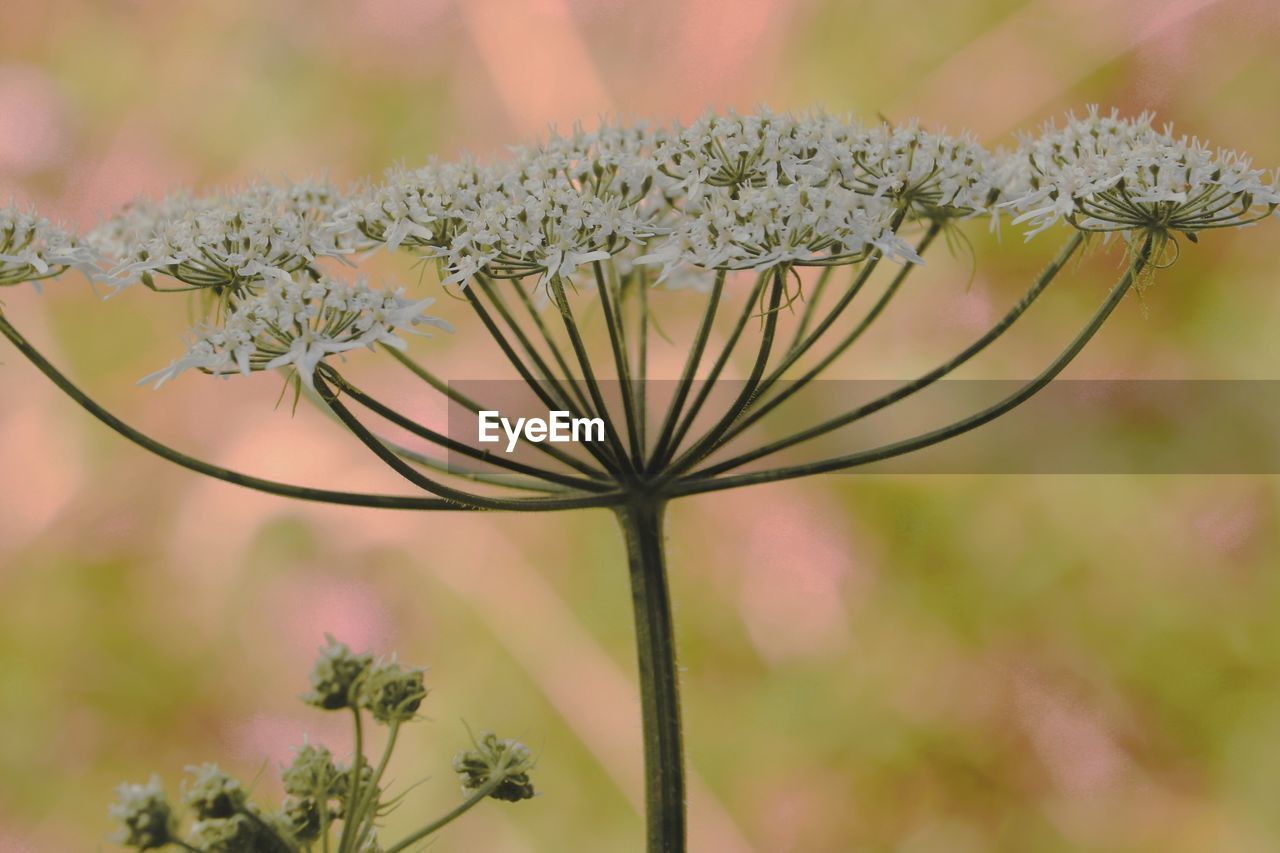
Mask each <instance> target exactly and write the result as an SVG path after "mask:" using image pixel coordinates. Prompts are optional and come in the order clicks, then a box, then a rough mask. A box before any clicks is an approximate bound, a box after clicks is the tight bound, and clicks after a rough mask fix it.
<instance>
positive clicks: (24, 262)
mask: <svg viewBox="0 0 1280 853" xmlns="http://www.w3.org/2000/svg"><path fill="white" fill-rule="evenodd" d="M96 260H97V255H96V253H95V252H94V251H93V250H92V249H91V248H89V247H88V246H85V245H82V244H80V243H79V242H78V241H77V240H76V239H75V237H73V236H72V235H71V234H70V232H68V231H66V230H64V229H62V228H59V227H57V226H54V225H51V224H50V223H49V220H47V219H44V218H43V217H41V216H39V215H38V214H37V213H36V212H35V210H33V209H30V208H27V209H23V208H20V207H17V206H16V205H9V206H8V207H0V287H3V286H6V285H14V284H22V283H24V282H31V283H32V284H34V285H36V286H39V282H40V281H41V280H42V279H46V278H53V277H54V276H57V275H60V274H61V273H62V272H64V271H65V270H67V269H68V268H69V267H75V268H77V269H80V270H81V271H83V272H85V273H86V274H90V275H92V274H94V273H96V272H97V267H96Z"/></svg>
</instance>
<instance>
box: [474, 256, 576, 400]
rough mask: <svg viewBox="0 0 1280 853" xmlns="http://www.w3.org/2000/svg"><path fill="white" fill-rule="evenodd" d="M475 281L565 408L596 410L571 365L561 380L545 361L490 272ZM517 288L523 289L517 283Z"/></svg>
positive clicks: (564, 369)
mask: <svg viewBox="0 0 1280 853" xmlns="http://www.w3.org/2000/svg"><path fill="white" fill-rule="evenodd" d="M475 282H476V284H477V285H478V286H479V287H480V289H481V290H482V291H484V295H485V296H487V297H488V298H489V302H490V304H492V305H493V307H494V308H495V309H496V310H497V312H498V316H500V317H501V318H502V320H503V322H505V323H506V324H507V328H509V329H510V330H511V332H512V334H514V335H515V337H516V342H517V343H519V344H520V347H521V349H523V350H524V352H525V354H526V355H527V356H528V357H529V359H530V360H531V361H532V362H533V366H534V367H535V368H536V369H537V370H538V372H539V374H541V376H542V380H543V381H544V382H546V383H547V385H548V386H549V387H550V388H551V390H553V391H554V392H555V393H556V395H557V396H558V397H559V398H560V400H561V402H562V403H563V405H564V408H566V409H568V410H569V411H570V412H571V413H572V414H573V415H574V417H580V416H582V415H584V414H585V415H593V414H595V413H594V412H593V411H592V410H591V407H590V405H589V403H588V402H587V400H586V399H585V398H584V397H583V396H582V393H581V390H580V389H578V388H577V387H576V383H575V382H574V381H573V376H572V375H571V373H570V371H569V369H568V367H564V368H562V370H563V372H564V383H563V384H562V383H561V381H560V378H558V377H557V376H556V375H555V373H553V372H552V370H551V367H550V365H548V364H547V362H546V359H544V358H543V357H542V354H541V353H539V352H538V348H537V347H536V346H534V343H533V341H532V339H530V337H529V336H528V334H526V333H525V330H524V327H523V326H521V325H520V323H519V322H518V321H517V320H516V318H515V315H514V314H512V313H511V309H510V308H508V307H507V303H506V301H505V300H504V299H503V298H502V295H501V294H500V293H498V291H497V287H496V282H493V281H490V280H489V278H488V277H487V276H483V275H478V276H476V278H475ZM517 289H518V290H520V289H521V288H520V287H519V285H518V283H517Z"/></svg>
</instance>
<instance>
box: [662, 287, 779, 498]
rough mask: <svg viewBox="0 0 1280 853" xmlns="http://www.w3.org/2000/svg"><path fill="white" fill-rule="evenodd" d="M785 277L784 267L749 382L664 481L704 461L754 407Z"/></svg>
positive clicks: (772, 293)
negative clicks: (688, 462) (690, 462)
mask: <svg viewBox="0 0 1280 853" xmlns="http://www.w3.org/2000/svg"><path fill="white" fill-rule="evenodd" d="M785 277H786V272H785V271H784V270H783V269H782V268H781V267H779V268H778V269H777V270H776V271H775V273H774V276H773V287H772V288H770V290H769V307H768V309H767V312H766V314H765V318H764V332H763V333H762V334H761V335H760V348H759V350H758V351H757V352H756V358H755V363H754V364H752V366H751V373H750V375H748V376H747V381H746V383H745V384H744V385H743V386H742V390H741V391H740V392H739V393H738V397H737V399H736V400H734V401H733V403H732V404H731V405H730V406H729V408H728V410H727V411H726V412H725V413H724V415H723V416H722V417H721V418H720V420H719V421H717V422H716V424H715V426H713V427H711V429H710V430H708V431H707V432H706V434H705V435H703V436H702V438H701V439H699V440H698V441H697V442H695V443H694V445H693V447H691V448H689V449H688V450H687V451H685V452H684V453H683V454H681V455H680V456H679V457H677V458H676V460H675V461H674V462H672V463H671V465H670V466H669V467H668V468H667V469H666V471H665V472H664V474H663V479H664V480H668V479H670V472H671V471H678V470H681V466H682V465H684V464H685V463H686V460H690V459H699V458H701V456H700V454H702V453H703V452H704V451H705V450H706V449H707V448H709V447H711V446H712V444H713V443H714V442H715V441H716V440H718V439H719V438H720V436H721V435H723V434H724V431H725V430H726V429H728V428H729V427H731V426H732V425H733V422H734V421H736V420H737V419H738V418H739V417H740V416H741V415H742V413H743V411H745V410H746V408H747V407H748V406H750V405H751V402H752V400H754V399H755V396H756V394H757V393H759V390H760V377H761V376H763V375H764V371H765V368H766V367H768V365H769V355H770V354H771V353H772V351H773V339H774V335H775V333H776V332H777V329H778V314H779V313H780V312H779V308H780V306H781V304H782V291H783V289H784V286H785Z"/></svg>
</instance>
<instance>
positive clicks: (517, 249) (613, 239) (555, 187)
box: [338, 131, 658, 285]
mask: <svg viewBox="0 0 1280 853" xmlns="http://www.w3.org/2000/svg"><path fill="white" fill-rule="evenodd" d="M603 140H608V142H607V143H606V142H604V141H603ZM642 145H643V143H642V142H641V141H640V140H639V139H638V138H634V139H633V138H631V137H629V136H628V135H626V134H623V133H621V132H619V133H615V134H607V135H605V136H601V135H598V134H585V133H583V132H581V131H578V132H577V133H576V134H575V135H574V136H573V137H568V138H563V139H562V138H559V137H553V138H552V139H551V140H550V141H549V142H547V143H545V144H544V145H541V146H537V147H532V148H524V149H517V150H516V152H515V156H514V158H513V159H512V160H510V161H504V162H500V163H495V164H491V165H480V164H477V163H475V162H473V161H463V162H461V163H456V164H447V163H430V164H428V165H427V166H424V167H422V168H420V169H415V170H406V169H403V168H397V169H393V170H390V171H389V172H388V173H387V175H386V180H385V181H384V182H383V183H382V184H381V185H379V186H376V187H371V188H369V189H368V190H367V191H366V192H365V193H363V194H362V197H360V198H357V199H355V200H354V201H353V202H352V204H351V206H350V208H349V209H348V211H346V212H345V214H344V215H340V216H339V220H338V221H339V223H340V224H342V225H346V224H348V223H351V224H353V225H354V227H356V228H357V229H358V230H359V231H360V232H361V233H363V234H364V235H366V236H367V237H369V238H371V239H373V240H377V241H379V242H382V243H385V244H386V246H387V247H388V248H391V249H395V248H398V247H400V246H406V247H409V248H411V249H413V250H415V251H418V252H419V253H421V254H423V255H425V256H427V257H434V258H438V259H439V260H440V261H441V262H442V264H443V266H444V276H443V278H444V281H445V283H459V284H464V285H465V283H466V282H467V281H468V280H469V279H470V278H472V277H473V276H475V275H476V274H479V273H483V274H486V275H490V276H492V277H495V278H521V277H524V276H528V275H537V276H540V277H541V278H542V279H544V280H547V279H550V278H551V277H554V276H561V277H566V278H567V277H570V276H572V275H573V274H574V272H576V271H577V269H578V268H579V267H580V266H582V265H584V264H588V263H590V262H592V261H597V260H605V259H607V258H610V257H612V256H613V255H614V254H617V253H618V252H620V251H622V250H623V249H625V248H626V247H627V246H628V245H630V244H631V243H633V242H635V241H639V240H643V239H645V238H647V237H649V236H651V235H652V234H654V233H656V231H657V230H658V229H657V228H655V226H654V225H653V224H652V223H651V222H650V221H649V219H650V218H649V216H648V215H647V214H646V213H644V212H643V211H642V210H641V208H640V202H641V200H642V199H643V198H644V196H645V194H646V193H647V192H648V191H649V188H650V187H651V185H652V183H653V175H654V173H655V170H654V168H653V167H652V164H651V163H650V162H649V161H648V160H646V158H645V157H644V155H643V153H642V151H641V146H642Z"/></svg>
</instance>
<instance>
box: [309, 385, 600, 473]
mask: <svg viewBox="0 0 1280 853" xmlns="http://www.w3.org/2000/svg"><path fill="white" fill-rule="evenodd" d="M325 373H326V375H327V376H328V377H329V379H330V380H331V381H332V382H333V383H334V384H335V385H336V386H337V387H338V389H339V390H341V391H342V392H343V393H344V394H346V395H347V396H349V397H351V399H353V400H355V401H356V402H358V403H359V404H360V405H362V406H364V407H365V408H367V409H369V410H370V411H371V412H373V413H375V414H377V415H379V416H380V417H383V418H386V419H387V420H388V421H390V422H391V423H393V424H395V425H396V426H398V427H400V428H401V429H404V430H406V431H408V432H410V433H412V434H414V435H416V436H418V437H419V438H423V439H426V440H427V441H430V442H432V443H433V444H436V445H438V446H440V447H443V448H444V449H446V450H452V451H453V452H455V453H461V454H462V455H463V456H466V457H468V458H470V459H476V460H479V461H482V462H488V463H490V464H492V465H496V466H498V467H499V468H506V469H507V470H509V471H514V472H515V473H517V474H524V475H526V476H529V477H535V478H537V479H540V480H546V481H548V482H551V483H557V484H559V485H561V486H570V487H573V488H578V489H584V490H586V491H591V492H605V491H609V486H608V485H607V484H605V483H601V482H599V481H597V480H587V479H583V478H581V477H571V476H568V475H566V474H560V473H557V472H555V471H548V470H546V469H545V468H539V467H537V466H535V465H528V464H525V463H523V462H518V461H516V460H513V459H507V458H504V457H502V456H498V455H495V454H492V453H490V452H488V451H484V450H478V449H477V448H474V447H472V446H471V445H469V444H467V443H465V442H462V441H458V440H457V439H455V438H450V437H449V436H447V435H445V434H444V433H440V432H437V431H436V430H433V429H431V428H430V427H426V426H423V425H422V424H420V423H418V422H417V421H414V420H413V419H411V418H409V417H406V416H405V415H404V414H402V413H400V412H397V411H396V410H395V409H392V408H391V407H390V406H387V405H386V404H385V403H381V402H379V401H378V400H377V399H375V398H373V397H371V396H369V395H368V394H366V393H364V392H363V391H361V390H360V389H359V388H357V387H356V386H355V385H352V384H351V383H350V382H349V381H348V380H347V379H346V378H345V377H343V376H342V374H340V373H338V371H337V370H336V369H333V368H329V369H327V370H326V371H325Z"/></svg>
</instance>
